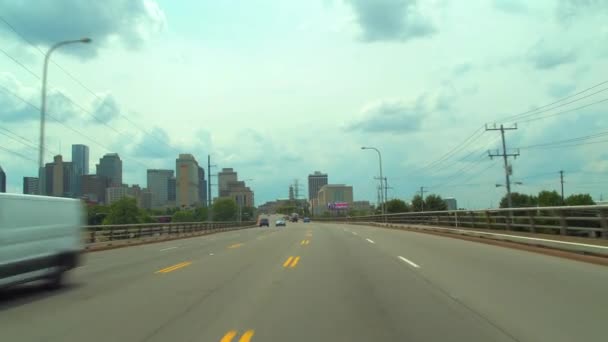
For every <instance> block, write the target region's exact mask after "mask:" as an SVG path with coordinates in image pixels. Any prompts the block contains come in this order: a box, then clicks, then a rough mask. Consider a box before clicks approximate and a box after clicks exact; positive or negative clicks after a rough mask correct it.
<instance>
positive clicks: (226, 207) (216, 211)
mask: <svg viewBox="0 0 608 342" xmlns="http://www.w3.org/2000/svg"><path fill="white" fill-rule="evenodd" d="M237 209H238V208H237V206H236V202H235V201H234V200H233V199H232V198H220V199H218V200H217V201H215V202H214V203H213V218H214V220H216V221H234V220H235V219H236V214H237Z"/></svg>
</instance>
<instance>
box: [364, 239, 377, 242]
mask: <svg viewBox="0 0 608 342" xmlns="http://www.w3.org/2000/svg"><path fill="white" fill-rule="evenodd" d="M365 240H367V242H369V243H375V242H374V240H371V239H365Z"/></svg>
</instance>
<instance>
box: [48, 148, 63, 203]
mask: <svg viewBox="0 0 608 342" xmlns="http://www.w3.org/2000/svg"><path fill="white" fill-rule="evenodd" d="M44 179H45V189H43V190H44V193H43V195H47V196H55V197H62V196H63V195H64V193H65V189H66V186H65V184H64V181H65V176H64V165H63V157H62V156H61V155H56V156H55V157H53V162H52V163H46V165H45V166H44Z"/></svg>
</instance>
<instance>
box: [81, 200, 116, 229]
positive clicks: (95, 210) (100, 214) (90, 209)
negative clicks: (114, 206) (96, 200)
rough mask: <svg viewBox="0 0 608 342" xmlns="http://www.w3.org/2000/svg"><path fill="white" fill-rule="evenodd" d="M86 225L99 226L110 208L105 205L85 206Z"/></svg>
mask: <svg viewBox="0 0 608 342" xmlns="http://www.w3.org/2000/svg"><path fill="white" fill-rule="evenodd" d="M86 210H87V224H88V225H90V226H95V225H100V224H102V223H103V220H104V219H105V217H106V216H107V215H108V211H109V210H110V207H108V206H105V205H97V204H93V205H87V207H86Z"/></svg>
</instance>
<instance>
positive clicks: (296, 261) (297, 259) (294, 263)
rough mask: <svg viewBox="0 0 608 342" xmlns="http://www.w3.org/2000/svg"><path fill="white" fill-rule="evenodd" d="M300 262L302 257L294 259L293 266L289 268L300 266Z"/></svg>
mask: <svg viewBox="0 0 608 342" xmlns="http://www.w3.org/2000/svg"><path fill="white" fill-rule="evenodd" d="M298 261H300V257H296V258H295V259H293V262H292V263H291V265H289V267H291V268H294V267H296V265H297V264H298Z"/></svg>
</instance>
